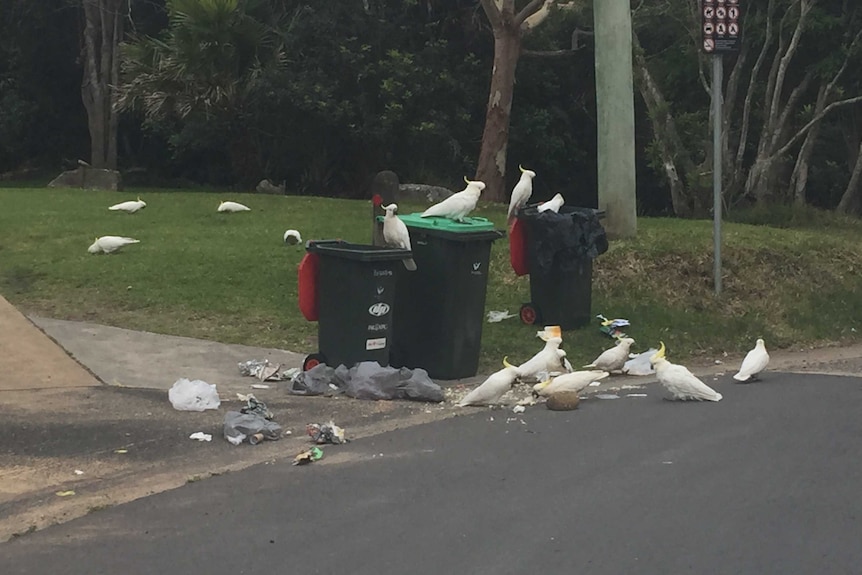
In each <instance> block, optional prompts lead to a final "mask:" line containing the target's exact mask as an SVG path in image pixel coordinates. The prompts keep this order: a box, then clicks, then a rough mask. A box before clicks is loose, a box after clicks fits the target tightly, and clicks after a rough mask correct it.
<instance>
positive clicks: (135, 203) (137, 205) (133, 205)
mask: <svg viewBox="0 0 862 575" xmlns="http://www.w3.org/2000/svg"><path fill="white" fill-rule="evenodd" d="M146 205H147V204H146V203H144V202H142V201H140V200H132V201H129V202H120V203H119V204H114V205H113V206H110V207H109V208H108V209H109V210H111V211H115V212H116V211H120V212H128V213H130V214H133V213H135V212H137V211H138V210H140V209H141V208H143V207H145V206H146Z"/></svg>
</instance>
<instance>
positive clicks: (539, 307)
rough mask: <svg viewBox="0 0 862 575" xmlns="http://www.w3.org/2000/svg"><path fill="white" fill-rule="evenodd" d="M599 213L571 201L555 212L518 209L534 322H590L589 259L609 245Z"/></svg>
mask: <svg viewBox="0 0 862 575" xmlns="http://www.w3.org/2000/svg"><path fill="white" fill-rule="evenodd" d="M602 215H604V212H603V211H600V210H595V209H593V208H578V207H573V206H562V207H560V210H559V213H554V212H551V211H545V212H539V211H538V210H537V209H536V208H535V207H529V208H525V209H523V210H521V212H520V213H519V214H518V218H519V219H520V220H522V221H523V222H524V224H526V243H527V246H526V248H527V249H526V251H527V261H528V262H529V269H530V298H531V302H530V304H529V305H530V306H532V308H533V311H534V312H535V315H536V318H535V323H539V324H545V325H558V326H560V328H561V329H564V330H568V329H575V328H578V327H583V326H586V325H589V324H590V322H591V321H592V319H593V315H592V281H593V259H594V258H595V257H597V256H598V255H599V254H602V253H604V252H606V251H607V249H608V240H607V235H606V234H605V230H604V228H603V227H602V225H601V223H599V218H600V217H601V216H602Z"/></svg>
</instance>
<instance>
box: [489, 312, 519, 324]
mask: <svg viewBox="0 0 862 575" xmlns="http://www.w3.org/2000/svg"><path fill="white" fill-rule="evenodd" d="M510 317H518V314H516V313H509V310H504V311H489V312H488V323H498V322H501V321H503V320H504V319H509V318H510Z"/></svg>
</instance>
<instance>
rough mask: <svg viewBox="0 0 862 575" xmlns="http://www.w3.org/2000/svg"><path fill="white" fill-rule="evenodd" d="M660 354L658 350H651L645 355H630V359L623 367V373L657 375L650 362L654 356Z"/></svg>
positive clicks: (644, 353)
mask: <svg viewBox="0 0 862 575" xmlns="http://www.w3.org/2000/svg"><path fill="white" fill-rule="evenodd" d="M657 352H658V350H657V349H656V348H654V347H653V348H650V349H648V350H646V351H645V352H643V353H637V354H634V353H632V354H629V357H630V358H631V359H629V360H628V361H627V362H626V364H625V365H624V366H623V373H625V374H626V375H652V374H654V373H655V369H653V367H652V364H651V363H650V361H649V358H651V357H652V356H653V355H655V354H656V353H657Z"/></svg>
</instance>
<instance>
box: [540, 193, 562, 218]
mask: <svg viewBox="0 0 862 575" xmlns="http://www.w3.org/2000/svg"><path fill="white" fill-rule="evenodd" d="M564 203H566V200H564V199H563V196H561V195H560V194H557V195H555V196H554V197H553V198H551V199H550V200H548V201H547V202H542V203H541V204H539V207H538V208H536V209H537V210H538V211H540V212H547V211H548V210H551V211H552V212H554V213H555V214H556V213H559V211H560V208H561V207H562V205H563V204H564Z"/></svg>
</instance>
